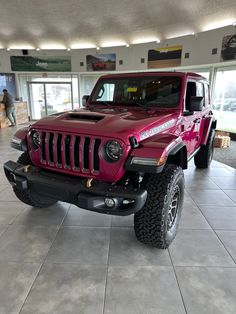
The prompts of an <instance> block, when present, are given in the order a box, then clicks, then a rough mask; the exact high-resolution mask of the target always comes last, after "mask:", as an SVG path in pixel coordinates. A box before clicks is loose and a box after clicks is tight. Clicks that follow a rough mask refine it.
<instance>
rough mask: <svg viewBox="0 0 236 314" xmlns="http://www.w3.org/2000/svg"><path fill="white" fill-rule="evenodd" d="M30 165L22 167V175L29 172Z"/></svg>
mask: <svg viewBox="0 0 236 314" xmlns="http://www.w3.org/2000/svg"><path fill="white" fill-rule="evenodd" d="M29 167H30V165H27V166H24V168H23V171H24V173H27V172H28V170H29Z"/></svg>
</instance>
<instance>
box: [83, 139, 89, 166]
mask: <svg viewBox="0 0 236 314" xmlns="http://www.w3.org/2000/svg"><path fill="white" fill-rule="evenodd" d="M89 144H90V138H89V137H85V141H84V152H83V161H84V169H89Z"/></svg>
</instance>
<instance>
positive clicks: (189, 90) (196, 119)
mask: <svg viewBox="0 0 236 314" xmlns="http://www.w3.org/2000/svg"><path fill="white" fill-rule="evenodd" d="M192 96H201V97H204V85H203V83H202V82H196V81H195V80H188V81H187V87H186V95H185V108H184V118H183V119H184V123H183V124H184V127H183V133H184V135H183V137H184V139H185V140H186V144H187V150H188V154H189V155H191V154H192V153H193V152H194V151H195V150H196V149H197V147H198V146H199V144H200V141H201V139H200V126H201V121H202V112H201V111H194V112H192V111H190V101H191V97H192Z"/></svg>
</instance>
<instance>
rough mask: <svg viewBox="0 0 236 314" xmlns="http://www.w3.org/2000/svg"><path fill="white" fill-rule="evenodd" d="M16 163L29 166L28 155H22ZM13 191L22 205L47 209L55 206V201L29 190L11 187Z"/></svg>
mask: <svg viewBox="0 0 236 314" xmlns="http://www.w3.org/2000/svg"><path fill="white" fill-rule="evenodd" d="M17 162H18V163H20V164H22V165H24V166H26V165H30V164H31V160H30V157H29V154H28V153H27V152H25V153H23V154H22V155H21V156H20V157H19V158H18V160H17ZM13 191H14V193H15V195H16V197H17V198H18V199H19V200H20V201H22V202H23V203H25V204H27V205H30V206H33V207H40V208H44V207H48V206H51V205H53V204H55V203H56V202H57V201H56V200H53V199H51V198H48V197H45V196H41V195H39V194H36V193H34V192H31V191H29V190H20V189H18V188H17V187H16V186H14V187H13Z"/></svg>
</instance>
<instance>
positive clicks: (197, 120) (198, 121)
mask: <svg viewBox="0 0 236 314" xmlns="http://www.w3.org/2000/svg"><path fill="white" fill-rule="evenodd" d="M200 121H201V119H200V118H197V119H195V120H193V122H194V123H200Z"/></svg>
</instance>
